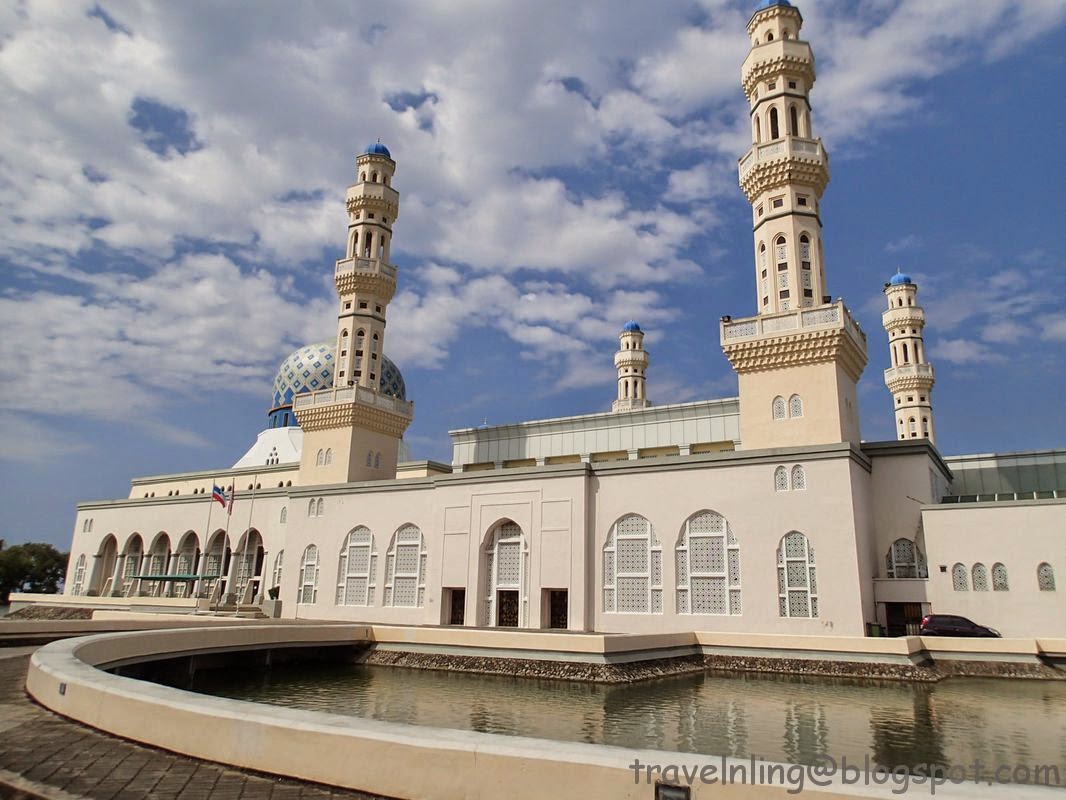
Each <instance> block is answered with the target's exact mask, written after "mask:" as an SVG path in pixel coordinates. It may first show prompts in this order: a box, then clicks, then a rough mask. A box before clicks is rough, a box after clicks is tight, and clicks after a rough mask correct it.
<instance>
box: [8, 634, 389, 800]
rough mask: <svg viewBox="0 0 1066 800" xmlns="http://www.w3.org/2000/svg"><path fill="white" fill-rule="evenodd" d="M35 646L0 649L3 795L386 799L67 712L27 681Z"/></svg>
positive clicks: (122, 799)
mask: <svg viewBox="0 0 1066 800" xmlns="http://www.w3.org/2000/svg"><path fill="white" fill-rule="evenodd" d="M32 651H33V648H17V649H16V648H11V649H10V650H8V651H3V650H0V797H2V798H18V799H19V800H21V799H22V798H46V799H47V800H84V798H93V800H143V799H144V798H152V800H171V799H172V798H173V800H178V798H180V799H181V800H324V799H325V798H337V799H338V800H339V799H340V798H346V799H347V798H350V799H351V800H382V799H381V798H377V797H376V796H373V795H368V794H363V793H361V792H352V791H347V790H343V789H331V788H330V787H328V786H321V785H318V784H311V783H302V782H300V781H295V780H288V779H284V778H273V777H270V776H268V775H262V774H258V773H254V772H249V771H246V770H240V769H236V768H232V767H226V766H224V765H222V764H214V763H211V762H209V761H200V760H198V759H194V758H187V757H185V756H179V755H175V754H173V753H168V752H166V751H164V750H157V749H155V748H153V747H145V746H143V745H139V744H134V743H133V742H128V741H126V740H125V739H119V738H116V737H114V736H108V735H107V734H104V733H100V732H99V731H96V730H93V729H92V728H87V727H85V726H83V725H79V724H78V723H76V722H71V721H70V720H67V719H64V718H62V717H60V716H57V715H56V714H53V713H52V712H50V711H47V710H45V709H44V708H42V707H41V706H39V705H37V704H36V703H34V702H33V701H32V700H30V699H29V697H28V695H27V694H26V692H25V689H24V688H23V687H24V686H25V683H26V668H27V665H28V664H29V653H31V652H32Z"/></svg>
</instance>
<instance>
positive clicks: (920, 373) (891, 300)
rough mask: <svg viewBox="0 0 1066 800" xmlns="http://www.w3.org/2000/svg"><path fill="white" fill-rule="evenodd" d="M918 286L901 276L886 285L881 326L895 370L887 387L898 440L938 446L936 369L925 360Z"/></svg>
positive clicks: (887, 376) (889, 372)
mask: <svg viewBox="0 0 1066 800" xmlns="http://www.w3.org/2000/svg"><path fill="white" fill-rule="evenodd" d="M917 295H918V285H917V284H916V283H914V281H912V280H911V279H910V276H909V275H904V274H903V273H902V272H897V273H896V274H895V275H893V276H892V279H891V280H890V281H889V282H888V283H886V284H885V297H886V298H887V299H888V309H887V310H886V311H885V312H884V313H883V314H882V315H881V323H882V325H884V328H885V331H886V332H887V333H888V348H889V352H890V355H891V361H892V366H891V367H889V368H888V369H886V370H885V385H886V386H887V387H888V390H889V391H890V392H892V406H893V408H894V409H895V412H896V438H897V439H928V440H929V441H930V442H933V443H934V444H935V443H936V429H935V428H934V426H933V394H932V392H933V384H934V383H935V382H936V376H935V375H934V374H933V365H932V364H930V363H929V362H928V361H927V360H926V358H925V340H924V339H923V338H922V331H923V330H924V329H925V311H923V310H922V307H921V306H920V305H918V302H917Z"/></svg>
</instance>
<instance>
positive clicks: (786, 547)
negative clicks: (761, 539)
mask: <svg viewBox="0 0 1066 800" xmlns="http://www.w3.org/2000/svg"><path fill="white" fill-rule="evenodd" d="M777 592H778V609H779V611H780V614H781V616H783V617H817V616H818V597H817V595H818V576H817V570H816V568H815V565H814V548H813V547H811V546H810V542H809V541H808V540H807V537H806V536H804V535H803V534H802V533H799V532H798V531H792V532H791V533H788V534H786V535H785V537H784V538H783V539H782V540H781V544H780V546H779V547H778V550H777Z"/></svg>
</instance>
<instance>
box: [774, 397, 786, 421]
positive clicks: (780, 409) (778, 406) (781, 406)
mask: <svg viewBox="0 0 1066 800" xmlns="http://www.w3.org/2000/svg"><path fill="white" fill-rule="evenodd" d="M773 416H774V419H784V418H785V398H783V397H775V398H774V406H773Z"/></svg>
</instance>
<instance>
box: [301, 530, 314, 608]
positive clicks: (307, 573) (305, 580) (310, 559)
mask: <svg viewBox="0 0 1066 800" xmlns="http://www.w3.org/2000/svg"><path fill="white" fill-rule="evenodd" d="M317 599H318V548H317V547H316V546H315V545H313V544H309V545H307V547H306V548H305V549H304V557H303V560H302V563H301V565H300V594H299V602H300V603H301V604H303V605H313V604H314V602H315V600H317Z"/></svg>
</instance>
